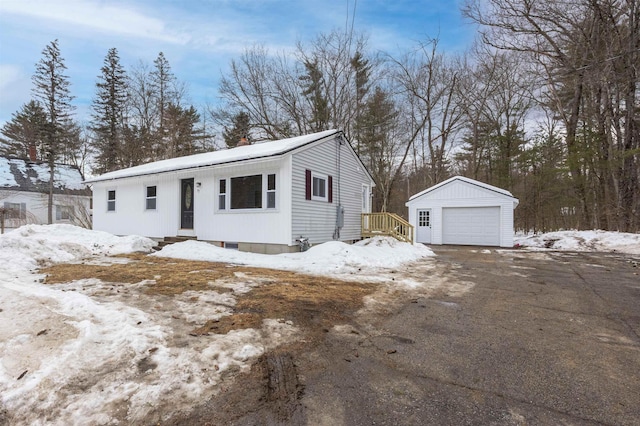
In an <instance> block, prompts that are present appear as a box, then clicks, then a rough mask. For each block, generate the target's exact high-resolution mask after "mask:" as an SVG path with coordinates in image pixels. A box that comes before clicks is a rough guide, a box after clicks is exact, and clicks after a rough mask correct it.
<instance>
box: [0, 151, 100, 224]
mask: <svg viewBox="0 0 640 426" xmlns="http://www.w3.org/2000/svg"><path fill="white" fill-rule="evenodd" d="M49 176H50V173H49V165H48V164H47V163H45V162H41V161H31V160H24V159H20V158H11V157H0V209H2V210H3V211H4V213H2V212H1V211H0V220H2V219H3V218H4V230H5V231H10V230H12V229H15V228H18V227H20V226H22V225H26V224H44V223H47V222H48V203H49ZM83 179H84V177H83V176H82V173H81V172H80V169H78V168H77V167H76V166H71V165H68V164H56V165H55V171H54V179H53V185H54V188H53V223H68V224H74V225H78V226H90V225H91V217H90V203H91V190H90V189H88V188H87V187H86V185H84V184H83V183H82V181H83Z"/></svg>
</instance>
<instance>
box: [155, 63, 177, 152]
mask: <svg viewBox="0 0 640 426" xmlns="http://www.w3.org/2000/svg"><path fill="white" fill-rule="evenodd" d="M153 65H154V67H155V68H154V70H153V71H151V89H152V91H153V94H154V97H155V103H156V110H157V112H158V127H157V132H156V140H155V149H154V151H155V152H156V153H157V154H159V155H160V156H161V155H162V152H165V151H166V147H165V145H166V140H165V139H166V137H165V136H166V135H165V121H166V112H167V108H168V107H169V103H171V101H172V100H173V97H174V92H173V90H172V89H173V85H174V83H175V76H174V75H173V73H172V72H171V65H169V61H168V60H167V58H166V57H165V56H164V53H162V52H160V53H159V54H158V57H157V58H156V60H155V61H153Z"/></svg>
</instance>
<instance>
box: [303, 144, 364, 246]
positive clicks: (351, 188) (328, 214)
mask: <svg viewBox="0 0 640 426" xmlns="http://www.w3.org/2000/svg"><path fill="white" fill-rule="evenodd" d="M333 139H334V138H333V137H332V138H331V139H330V140H329V141H326V142H324V143H323V142H319V143H315V144H313V145H312V146H310V147H309V148H306V149H304V150H301V151H299V152H296V153H294V154H293V158H292V169H293V170H292V173H293V175H292V177H291V184H292V203H293V204H292V215H293V217H292V238H293V239H292V241H291V242H290V244H296V242H295V239H296V238H299V237H300V236H303V237H307V238H309V242H310V243H311V244H318V243H320V242H325V241H331V240H332V239H333V235H334V231H335V228H336V210H337V208H338V205H340V204H341V205H342V206H343V207H344V211H345V215H344V226H343V227H342V229H341V230H340V238H339V239H340V240H343V241H348V240H359V239H360V238H362V235H361V229H360V228H361V219H360V218H361V213H362V186H363V185H368V186H370V185H372V182H371V180H370V179H369V178H368V176H367V174H366V172H365V171H364V170H363V167H362V165H361V163H360V161H358V159H357V157H356V156H355V153H354V152H353V150H352V149H351V148H350V147H349V146H347V145H346V142H345V144H344V145H342V146H341V147H340V165H341V166H340V169H339V170H338V167H337V163H338V161H337V150H336V145H337V142H336V141H335V140H333ZM306 170H311V171H312V175H313V173H318V174H322V175H326V176H331V177H332V179H331V180H332V186H333V189H332V202H331V203H329V202H317V201H314V200H313V199H312V200H307V199H306V197H305V192H306V191H305V189H306V186H305V182H306V175H305V173H306ZM339 185H340V187H339ZM327 191H328V188H327ZM327 195H328V194H327Z"/></svg>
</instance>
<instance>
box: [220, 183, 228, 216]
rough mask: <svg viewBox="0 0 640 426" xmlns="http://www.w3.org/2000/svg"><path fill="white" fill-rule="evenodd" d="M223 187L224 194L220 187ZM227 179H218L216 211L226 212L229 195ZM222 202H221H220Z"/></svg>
mask: <svg viewBox="0 0 640 426" xmlns="http://www.w3.org/2000/svg"><path fill="white" fill-rule="evenodd" d="M223 185H224V192H222V186H223ZM228 187H229V183H228V182H227V178H222V179H218V210H221V211H227V210H228V209H227V194H228V193H229V189H228ZM221 201H222V202H221Z"/></svg>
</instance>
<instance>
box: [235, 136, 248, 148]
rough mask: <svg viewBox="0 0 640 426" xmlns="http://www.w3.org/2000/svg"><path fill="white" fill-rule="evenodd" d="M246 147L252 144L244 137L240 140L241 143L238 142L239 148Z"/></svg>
mask: <svg viewBox="0 0 640 426" xmlns="http://www.w3.org/2000/svg"><path fill="white" fill-rule="evenodd" d="M245 145H251V144H250V143H249V140H248V139H247V137H246V136H243V137H241V138H240V141H239V142H238V145H237V146H245Z"/></svg>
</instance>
